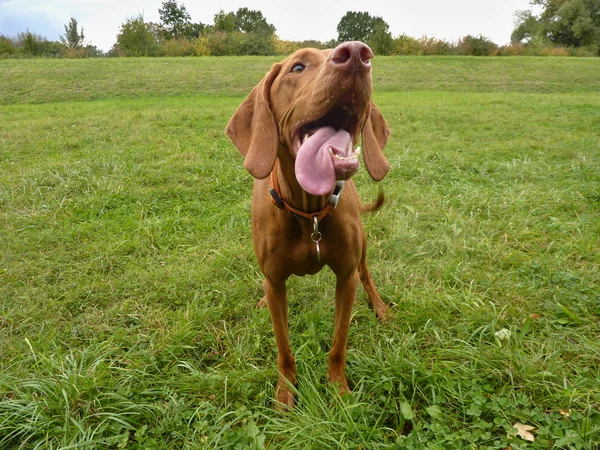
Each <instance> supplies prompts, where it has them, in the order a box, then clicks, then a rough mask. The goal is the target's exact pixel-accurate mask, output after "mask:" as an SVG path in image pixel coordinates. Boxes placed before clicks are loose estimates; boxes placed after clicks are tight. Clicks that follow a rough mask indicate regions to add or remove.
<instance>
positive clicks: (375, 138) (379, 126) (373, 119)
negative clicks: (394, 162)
mask: <svg viewBox="0 0 600 450" xmlns="http://www.w3.org/2000/svg"><path fill="white" fill-rule="evenodd" d="M389 137H390V127H389V126H388V124H387V122H386V120H385V119H384V118H383V115H382V114H381V111H379V108H377V106H375V103H373V102H371V105H370V107H369V113H368V116H367V120H366V122H365V125H364V127H363V131H362V143H363V158H364V160H365V166H366V167H367V172H369V175H370V176H371V178H373V180H375V181H381V180H382V179H383V177H385V175H386V174H387V173H388V170H390V163H388V161H387V159H385V156H384V154H383V148H384V147H385V144H386V143H387V141H388V139H389Z"/></svg>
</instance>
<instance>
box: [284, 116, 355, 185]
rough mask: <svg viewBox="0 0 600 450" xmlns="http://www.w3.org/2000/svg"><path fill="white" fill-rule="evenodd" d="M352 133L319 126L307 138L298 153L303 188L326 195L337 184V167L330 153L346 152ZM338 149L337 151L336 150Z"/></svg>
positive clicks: (297, 167) (298, 176)
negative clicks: (331, 151) (330, 150)
mask: <svg viewBox="0 0 600 450" xmlns="http://www.w3.org/2000/svg"><path fill="white" fill-rule="evenodd" d="M350 141H351V137H350V134H349V133H348V132H347V131H345V130H339V131H337V130H336V129H335V128H332V127H323V128H319V129H318V130H317V131H316V132H315V133H314V134H313V135H312V136H310V137H309V138H307V139H306V140H305V141H304V143H303V144H302V146H301V147H300V149H299V150H298V154H297V155H296V165H295V170H296V179H297V180H298V183H300V186H302V189H304V190H305V191H306V192H308V193H309V194H312V195H326V194H329V193H330V192H331V191H333V188H334V186H335V168H334V166H333V160H332V159H331V155H330V153H329V148H331V149H332V150H333V153H334V154H335V153H338V154H342V155H344V154H346V153H347V149H348V146H349V145H350ZM336 150H337V151H336Z"/></svg>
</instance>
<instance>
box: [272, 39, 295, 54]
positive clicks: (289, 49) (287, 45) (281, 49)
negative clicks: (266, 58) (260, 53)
mask: <svg viewBox="0 0 600 450" xmlns="http://www.w3.org/2000/svg"><path fill="white" fill-rule="evenodd" d="M271 45H273V51H274V52H275V54H277V55H291V54H292V53H294V52H295V51H296V50H298V49H299V48H300V47H299V45H298V43H297V42H292V41H284V40H282V39H279V38H278V37H277V36H275V35H273V37H272V38H271Z"/></svg>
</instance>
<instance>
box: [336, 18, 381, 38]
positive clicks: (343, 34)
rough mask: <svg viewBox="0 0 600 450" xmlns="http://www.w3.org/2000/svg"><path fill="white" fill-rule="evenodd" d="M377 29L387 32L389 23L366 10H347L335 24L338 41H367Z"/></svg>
mask: <svg viewBox="0 0 600 450" xmlns="http://www.w3.org/2000/svg"><path fill="white" fill-rule="evenodd" d="M378 29H383V30H384V33H385V32H389V31H388V29H389V25H388V24H387V23H386V22H385V21H384V20H383V19H382V18H381V17H373V16H371V15H370V14H369V13H368V12H356V11H348V12H347V13H346V14H345V15H344V17H342V18H341V20H340V22H339V23H338V26H337V32H338V42H345V41H363V42H367V41H369V40H370V39H371V38H372V37H373V35H374V34H375V32H376V31H377V30H378Z"/></svg>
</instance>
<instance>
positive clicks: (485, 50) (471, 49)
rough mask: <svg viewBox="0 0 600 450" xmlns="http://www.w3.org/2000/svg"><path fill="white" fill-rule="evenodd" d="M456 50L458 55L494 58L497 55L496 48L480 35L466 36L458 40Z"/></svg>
mask: <svg viewBox="0 0 600 450" xmlns="http://www.w3.org/2000/svg"><path fill="white" fill-rule="evenodd" d="M457 50H458V54H459V55H472V56H494V55H496V54H497V53H498V46H497V45H496V44H494V43H493V42H492V41H491V40H490V39H488V38H486V37H484V36H482V35H479V36H471V35H470V34H468V35H466V36H465V37H462V38H460V40H459V41H458V45H457Z"/></svg>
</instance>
